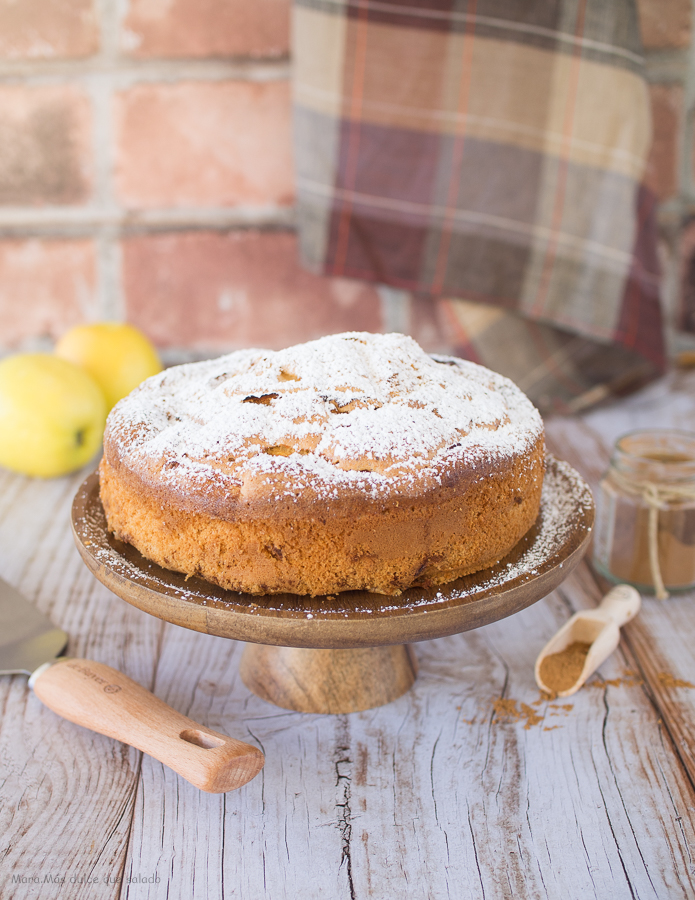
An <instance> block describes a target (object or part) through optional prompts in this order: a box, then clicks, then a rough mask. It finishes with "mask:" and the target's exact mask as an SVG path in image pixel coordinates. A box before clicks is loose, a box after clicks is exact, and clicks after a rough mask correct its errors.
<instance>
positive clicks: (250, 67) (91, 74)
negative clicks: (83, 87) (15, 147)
mask: <svg viewBox="0 0 695 900" xmlns="http://www.w3.org/2000/svg"><path fill="white" fill-rule="evenodd" d="M290 73H291V65H290V62H289V60H288V59H282V60H278V61H270V60H265V61H262V60H239V61H234V60H224V59H200V60H196V59H190V58H186V59H181V60H151V61H150V60H148V61H143V62H142V63H135V62H132V61H121V60H120V59H118V60H116V61H113V60H110V59H104V58H103V57H90V58H88V59H86V60H83V61H80V62H75V63H70V64H68V63H67V61H66V62H63V63H56V64H55V65H48V64H46V63H45V62H44V64H43V65H41V64H40V63H39V62H32V63H31V64H26V65H25V64H22V66H21V67H19V68H16V69H15V67H14V66H10V65H8V64H7V63H0V84H1V85H7V86H12V85H21V86H24V85H27V86H29V87H40V86H43V85H55V84H66V83H71V84H81V83H84V82H89V81H91V80H94V79H96V78H98V79H108V80H109V81H110V82H111V83H112V85H113V87H114V88H115V89H116V90H122V89H124V88H128V87H132V86H133V85H136V84H152V83H160V84H161V83H164V84H175V83H177V82H179V81H251V82H258V83H267V82H273V81H287V80H288V79H289V77H290Z"/></svg>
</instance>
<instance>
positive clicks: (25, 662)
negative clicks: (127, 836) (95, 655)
mask: <svg viewBox="0 0 695 900" xmlns="http://www.w3.org/2000/svg"><path fill="white" fill-rule="evenodd" d="M67 641H68V636H67V634H66V633H65V632H64V631H61V630H60V629H59V628H54V627H53V625H52V624H51V623H50V622H49V620H48V619H47V618H46V617H45V616H43V615H42V614H41V613H40V612H38V610H36V609H35V608H34V607H33V606H32V605H31V603H29V602H28V601H27V600H25V599H24V597H22V596H21V595H20V594H19V593H18V592H17V591H16V590H15V589H14V588H13V587H11V585H9V584H7V582H6V581H3V580H2V579H1V578H0V675H10V674H19V673H25V674H27V675H29V676H30V678H29V686H30V687H31V688H32V689H33V691H34V693H35V694H36V696H37V697H38V698H39V700H41V701H42V702H43V703H44V704H45V705H46V706H47V707H48V708H49V709H52V710H53V712H55V713H58V715H60V716H63V718H64V719H68V720H69V721H70V722H75V723H76V724H77V725H83V726H84V727H85V728H91V729H92V731H98V732H99V733H100V734H105V735H106V736H107V737H112V738H116V740H119V741H123V743H125V744H131V745H132V746H133V747H137V749H138V750H142V751H143V752H144V753H148V754H149V755H150V756H153V757H154V758H155V759H158V760H159V761H160V762H162V763H164V764H165V765H167V766H169V767H170V768H171V769H173V770H174V771H175V772H178V774H179V775H181V776H182V777H183V778H185V779H186V781H190V783H191V784H194V785H195V786H196V787H198V788H200V789H201V790H203V791H208V792H210V793H222V792H224V791H232V790H234V789H235V788H238V787H241V785H242V784H246V782H247V781H250V780H251V779H252V778H253V777H254V776H255V775H257V774H258V773H259V772H260V770H261V769H262V768H263V763H264V762H265V758H264V756H263V754H262V753H261V751H260V750H258V748H256V747H253V746H251V745H250V744H245V743H243V742H242V741H237V740H235V739H234V738H231V737H228V736H227V735H226V734H221V733H220V732H219V731H212V729H210V728H206V726H205V725H200V724H198V723H197V722H194V721H193V720H192V719H189V718H188V717H187V716H184V715H182V714H181V713H179V712H177V711H176V710H175V709H172V708H171V707H170V706H168V705H167V704H166V703H164V701H163V700H160V699H159V698H157V697H155V696H154V694H151V693H150V692H149V691H147V690H145V688H144V687H142V686H141V685H139V684H137V682H135V681H133V680H132V679H130V678H128V677H127V676H126V675H124V674H123V673H122V672H118V671H116V669H112V668H111V667H110V666H105V665H103V664H102V663H98V662H93V661H91V660H86V659H71V658H69V657H60V656H59V655H58V654H60V653H61V651H62V650H64V649H65V646H66V644H67Z"/></svg>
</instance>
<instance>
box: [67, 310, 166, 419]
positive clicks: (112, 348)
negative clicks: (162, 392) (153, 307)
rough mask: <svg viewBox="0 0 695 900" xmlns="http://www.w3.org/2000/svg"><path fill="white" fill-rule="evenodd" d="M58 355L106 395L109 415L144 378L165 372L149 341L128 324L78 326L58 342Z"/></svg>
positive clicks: (107, 323)
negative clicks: (90, 379) (80, 370)
mask: <svg viewBox="0 0 695 900" xmlns="http://www.w3.org/2000/svg"><path fill="white" fill-rule="evenodd" d="M55 353H56V355H57V356H60V357H62V358H63V359H67V360H69V361H70V362H73V363H75V364H76V365H78V366H82V368H83V369H86V370H87V371H88V372H89V374H90V375H91V376H92V378H93V379H94V380H95V381H96V383H97V384H98V385H99V387H100V388H101V390H102V391H103V393H104V397H105V399H106V406H107V410H108V411H110V410H111V408H112V407H113V406H114V405H115V404H116V403H118V401H119V400H120V399H121V398H122V397H125V396H126V394H129V393H130V392H131V391H132V390H134V389H135V388H136V387H137V386H138V385H139V384H140V382H141V381H144V380H145V378H149V377H150V375H156V374H157V372H161V371H162V363H161V362H160V360H159V356H158V355H157V351H156V350H155V349H154V347H153V346H152V344H151V343H150V341H149V340H148V339H147V338H146V337H145V335H144V334H143V333H142V332H141V331H139V330H138V329H137V328H135V327H134V326H133V325H128V324H127V323H126V322H94V323H92V324H90V325H77V326H76V327H75V328H71V329H70V331H68V332H67V333H66V334H64V335H63V337H62V338H61V339H60V340H59V341H58V343H57V344H56V346H55Z"/></svg>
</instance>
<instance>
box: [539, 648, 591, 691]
mask: <svg viewBox="0 0 695 900" xmlns="http://www.w3.org/2000/svg"><path fill="white" fill-rule="evenodd" d="M590 647H591V644H586V643H583V642H582V641H574V642H573V643H572V644H569V646H567V647H565V649H564V650H561V651H560V652H559V653H551V654H550V655H549V656H546V657H545V658H544V659H543V661H542V662H541V668H540V676H541V680H542V682H543V684H544V685H545V686H546V687H547V688H548V690H551V691H552V692H553V693H554V694H559V693H560V692H561V691H567V690H569V689H570V688H571V687H573V686H574V685H575V684H576V683H577V681H578V680H579V676H580V675H581V674H582V669H583V668H584V663H585V662H586V656H587V653H588V652H589V648H590Z"/></svg>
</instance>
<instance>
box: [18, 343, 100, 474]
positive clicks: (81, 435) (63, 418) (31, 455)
mask: <svg viewBox="0 0 695 900" xmlns="http://www.w3.org/2000/svg"><path fill="white" fill-rule="evenodd" d="M105 421H106V404H105V402H104V397H103V394H102V392H101V390H100V388H99V386H98V385H97V383H96V382H95V381H94V379H93V378H92V377H91V375H89V374H88V373H87V372H85V371H84V370H83V369H81V368H79V366H76V365H74V364H73V363H70V362H67V361H66V360H64V359H58V358H57V357H56V356H52V355H51V354H49V353H22V354H18V355H17V356H8V357H6V358H5V359H3V360H1V361H0V466H4V467H5V468H7V469H12V470H13V471H14V472H21V473H23V474H24V475H37V476H39V477H40V478H52V477H53V476H55V475H65V474H66V473H67V472H73V471H74V470H75V469H79V468H81V467H82V466H83V465H85V463H88V462H89V460H90V459H91V458H92V457H93V456H94V454H95V453H96V452H97V450H98V449H99V445H100V443H101V438H102V435H103V433H104V422H105Z"/></svg>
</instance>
